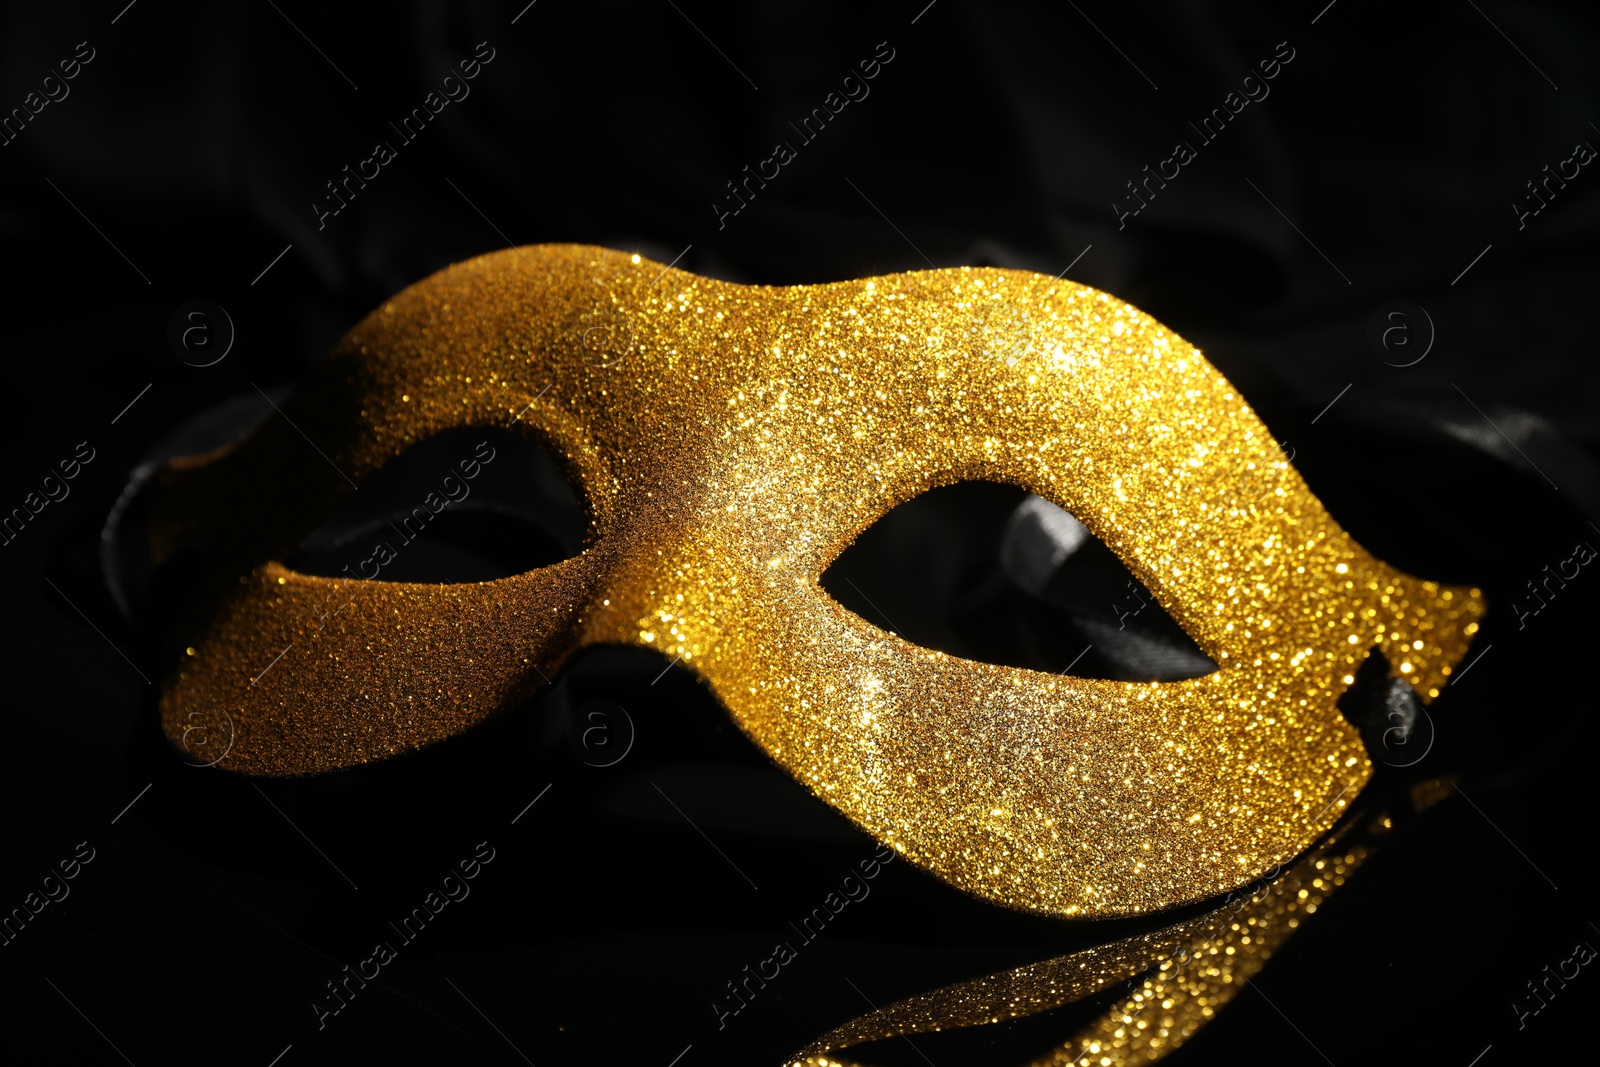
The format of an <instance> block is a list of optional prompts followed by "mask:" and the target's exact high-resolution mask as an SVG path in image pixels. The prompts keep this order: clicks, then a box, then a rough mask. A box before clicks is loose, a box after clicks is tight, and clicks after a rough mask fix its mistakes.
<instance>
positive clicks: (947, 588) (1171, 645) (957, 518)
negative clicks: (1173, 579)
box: [821, 482, 1217, 682]
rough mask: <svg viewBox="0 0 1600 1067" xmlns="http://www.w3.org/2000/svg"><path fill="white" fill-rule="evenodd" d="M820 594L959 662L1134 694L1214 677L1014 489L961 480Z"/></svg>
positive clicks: (1171, 625)
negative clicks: (1126, 688)
mask: <svg viewBox="0 0 1600 1067" xmlns="http://www.w3.org/2000/svg"><path fill="white" fill-rule="evenodd" d="M821 584H822V587H823V589H825V590H826V591H827V592H828V594H829V595H830V596H832V597H833V598H834V599H835V600H837V601H838V602H839V603H840V604H841V605H843V606H844V607H846V608H848V609H849V610H851V611H853V612H855V613H856V614H857V615H859V616H861V617H862V618H863V619H865V620H867V621H868V622H870V623H872V624H873V625H874V626H877V627H878V628H879V629H883V630H890V631H893V632H894V633H897V634H899V635H900V636H901V637H903V638H905V639H906V640H908V641H911V642H913V643H915V644H918V645H922V646H923V647H925V648H932V649H937V650H938V651H940V652H946V653H948V654H950V655H952V656H960V657H962V658H963V659H972V660H981V661H983V662H985V663H994V664H999V665H1001V666H1007V667H1022V668H1026V669H1028V670H1036V671H1049V672H1052V673H1059V674H1070V675H1073V676H1076V677H1083V678H1108V679H1116V680H1120V681H1139V682H1146V681H1176V680H1179V679H1183V678H1197V677H1200V676H1201V675H1205V674H1210V673H1211V672H1213V671H1215V670H1217V664H1216V663H1215V662H1214V661H1213V660H1212V659H1211V658H1210V657H1208V656H1207V655H1206V654H1205V653H1204V652H1202V651H1201V650H1200V647H1199V646H1198V645H1196V644H1195V643H1194V640H1193V639H1192V638H1190V637H1189V635H1188V634H1187V633H1185V632H1184V630H1183V628H1182V627H1181V626H1179V625H1178V623H1177V622H1176V621H1175V620H1174V619H1173V618H1172V616H1170V615H1168V614H1167V613H1166V611H1164V610H1163V609H1162V607H1161V605H1160V604H1158V603H1156V601H1155V598H1154V597H1153V596H1152V595H1151V594H1150V592H1149V591H1148V590H1147V589H1145V587H1144V586H1143V585H1142V584H1141V583H1140V582H1139V581H1138V580H1137V579H1136V578H1134V576H1133V575H1132V573H1130V572H1129V570H1128V568H1127V567H1126V565H1124V564H1123V562H1122V561H1121V560H1120V559H1119V558H1118V557H1117V555H1116V554H1115V553H1114V552H1112V551H1111V550H1110V549H1109V548H1107V547H1106V546H1105V545H1104V544H1103V543H1102V542H1101V541H1100V540H1099V539H1097V538H1096V537H1095V536H1094V535H1093V534H1091V533H1090V532H1089V531H1088V529H1087V528H1085V527H1084V526H1083V525H1082V524H1080V523H1079V522H1078V521H1077V520H1076V519H1074V518H1073V517H1072V516H1071V515H1070V514H1068V513H1067V512H1066V511H1064V510H1062V509H1061V508H1059V507H1056V506H1055V505H1054V504H1052V503H1050V502H1049V501H1046V500H1044V499H1042V498H1040V497H1037V496H1032V495H1030V494H1029V493H1027V492H1026V491H1024V490H1022V489H1018V488H1016V487H1014V486H1008V485H999V484H996V483H993V482H958V483H956V484H954V485H948V486H942V487H940V488H937V489H930V490H929V491H927V492H925V493H922V494H920V495H918V496H917V497H915V498H914V499H912V500H908V501H906V502H904V503H902V504H900V505H898V506H897V507H895V508H894V509H893V510H892V511H890V512H889V513H888V514H886V515H884V516H882V517H881V518H879V519H878V521H877V522H875V523H873V524H872V526H871V527H869V528H868V529H867V530H866V531H865V532H864V533H862V534H861V536H860V537H858V538H857V539H856V542H855V543H854V544H853V545H851V546H850V547H849V548H847V549H845V551H844V552H842V553H840V555H839V556H838V558H836V559H835V560H834V561H833V563H832V564H830V565H829V567H828V569H827V570H826V571H825V572H824V573H823V575H822V580H821Z"/></svg>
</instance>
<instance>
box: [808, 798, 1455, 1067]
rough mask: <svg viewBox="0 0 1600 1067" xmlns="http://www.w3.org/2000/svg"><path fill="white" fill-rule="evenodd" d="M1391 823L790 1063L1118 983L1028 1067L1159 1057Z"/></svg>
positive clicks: (1362, 822)
mask: <svg viewBox="0 0 1600 1067" xmlns="http://www.w3.org/2000/svg"><path fill="white" fill-rule="evenodd" d="M1451 791H1452V785H1451V783H1450V782H1448V781H1441V780H1432V781H1427V782H1422V783H1419V784H1417V785H1415V786H1414V787H1412V790H1411V802H1412V808H1413V810H1414V812H1421V811H1423V810H1425V809H1426V808H1429V807H1431V806H1433V805H1434V804H1436V803H1438V802H1439V801H1441V800H1443V799H1445V798H1446V797H1448V796H1449V795H1450V793H1451ZM1391 828H1392V821H1391V819H1390V816H1389V814H1388V813H1386V812H1383V811H1374V809H1373V806H1372V805H1365V806H1363V808H1361V809H1358V810H1356V811H1355V812H1353V814H1352V817H1351V819H1350V820H1349V821H1347V822H1345V823H1344V824H1342V825H1341V826H1340V827H1339V828H1338V829H1337V830H1336V831H1335V832H1334V833H1333V834H1331V835H1330V836H1329V837H1328V839H1327V840H1326V841H1324V842H1323V843H1321V844H1320V845H1318V846H1317V847H1316V848H1313V849H1312V850H1310V851H1309V852H1307V853H1306V854H1305V855H1304V856H1302V857H1300V858H1299V859H1298V860H1296V861H1295V862H1294V863H1293V864H1291V865H1290V866H1289V867H1288V868H1287V869H1285V870H1284V871H1282V872H1281V873H1278V874H1276V875H1275V876H1273V877H1271V878H1269V879H1267V880H1266V881H1264V882H1263V883H1261V884H1259V885H1257V886H1254V887H1252V888H1251V889H1250V890H1249V891H1243V892H1239V893H1230V894H1228V896H1227V897H1226V898H1225V899H1224V900H1223V901H1222V903H1221V904H1220V905H1219V906H1218V907H1217V908H1216V909H1214V910H1212V911H1209V912H1207V913H1205V914H1203V915H1199V916H1196V917H1194V918H1191V919H1187V920H1185V921H1183V922H1180V923H1177V924H1175V925H1173V926H1168V927H1165V928H1163V929H1159V930H1153V931H1150V932H1148V933H1144V934H1140V935H1137V936H1135V937H1129V938H1125V939H1123V940H1120V941H1113V942H1110V943H1108V944H1105V945H1100V946H1096V947H1094V948H1090V949H1085V950H1082V951H1079V952H1073V953H1071V954H1069V955H1065V956H1058V957H1056V958H1055V959H1050V960H1044V961H1042V962H1040V963H1034V964H1029V965H1027V966H1024V967H1017V968H1015V969H1013V970H1009V971H1001V972H997V973H995V974H990V975H986V976H984V977H982V978H975V979H972V980H970V981H965V982H958V983H955V984H953V985H948V986H945V987H943V988H941V989H936V990H933V991H931V992H928V993H923V994H920V995H918V996H914V997H909V998H907V999H905V1000H901V1001H899V1002H897V1003H894V1004H890V1005H888V1006H887V1007H884V1008H881V1009H879V1010H877V1011H874V1012H872V1013H871V1014H868V1015H863V1016H861V1017H859V1018H857V1019H853V1020H851V1021H850V1022H848V1023H846V1024H844V1025H843V1026H840V1027H837V1028H836V1029H834V1030H831V1031H829V1032H828V1033H826V1034H824V1035H823V1036H821V1037H819V1038H818V1039H817V1040H816V1041H814V1042H812V1043H811V1044H810V1045H808V1046H807V1047H806V1048H804V1049H802V1050H801V1051H800V1052H799V1053H797V1054H796V1056H795V1058H794V1059H792V1060H791V1061H790V1063H789V1067H866V1065H867V1064H868V1063H870V1060H856V1059H841V1058H839V1057H838V1056H836V1055H833V1053H835V1052H837V1051H838V1050H841V1049H847V1048H851V1047H853V1046H856V1045H862V1044H867V1043H870V1042H874V1041H882V1040H886V1039H888V1038H893V1037H900V1036H904V1035H910V1034H923V1033H930V1032H938V1031H941V1030H951V1029H957V1028H962V1027H981V1026H991V1025H997V1024H1003V1023H1005V1022H1008V1021H1011V1020H1014V1019H1021V1018H1026V1017H1028V1016H1032V1015H1038V1014H1041V1013H1043V1012H1049V1011H1052V1010H1054V1009H1057V1008H1060V1007H1062V1006H1064V1005H1068V1004H1073V1003H1076V1002H1079V1001H1082V1000H1085V999H1088V998H1091V997H1095V996H1105V995H1106V994H1108V993H1111V991H1112V990H1113V989H1114V988H1115V987H1116V986H1118V985H1119V984H1121V985H1122V986H1123V988H1124V990H1125V991H1126V992H1125V994H1124V995H1116V994H1112V1000H1111V1003H1109V1004H1108V1005H1107V1006H1106V1007H1105V1009H1104V1010H1103V1011H1101V1012H1100V1013H1099V1014H1098V1016H1097V1017H1095V1018H1094V1019H1093V1021H1091V1022H1090V1023H1088V1024H1087V1025H1085V1026H1082V1027H1080V1028H1079V1029H1078V1031H1077V1032H1076V1033H1075V1034H1073V1036H1072V1037H1071V1038H1070V1039H1069V1040H1067V1041H1065V1042H1063V1043H1062V1044H1060V1045H1058V1046H1057V1047H1056V1048H1054V1049H1052V1050H1051V1051H1050V1052H1049V1053H1047V1054H1045V1055H1043V1056H1040V1057H1038V1058H1036V1059H1033V1060H1031V1061H1029V1062H1028V1064H1027V1067H1123V1065H1128V1064H1139V1063H1155V1062H1157V1061H1159V1060H1161V1059H1162V1058H1164V1057H1165V1056H1166V1055H1167V1054H1169V1053H1171V1052H1172V1051H1174V1050H1175V1049H1177V1048H1178V1047H1179V1046H1181V1045H1183V1044H1184V1043H1185V1042H1186V1041H1188V1040H1189V1039H1190V1038H1192V1037H1194V1036H1195V1034H1196V1033H1197V1032H1198V1031H1199V1030H1200V1029H1201V1028H1202V1027H1203V1026H1205V1024H1206V1023H1207V1022H1209V1021H1210V1020H1211V1019H1212V1018H1214V1017H1215V1015H1216V1013H1217V1012H1218V1011H1220V1010H1221V1009H1222V1008H1223V1007H1224V1006H1225V1005H1226V1004H1227V1003H1228V1002H1229V1001H1231V1000H1232V999H1233V998H1234V997H1235V996H1237V995H1238V994H1239V992H1240V991H1241V990H1242V989H1243V988H1244V986H1245V985H1246V984H1247V983H1248V982H1249V981H1250V979H1251V978H1252V977H1254V976H1255V975H1256V974H1257V973H1258V972H1260V970H1261V969H1262V967H1264V966H1265V965H1266V963H1267V960H1268V959H1269V958H1270V957H1271V956H1272V955H1273V953H1275V952H1276V951H1277V950H1278V949H1279V948H1280V947H1281V946H1282V945H1283V943H1284V942H1285V941H1287V940H1288V939H1289V937H1290V936H1291V935H1293V934H1294V932H1295V931H1296V930H1297V929H1298V928H1299V927H1300V925H1301V923H1303V922H1304V921H1305V920H1306V919H1307V918H1308V917H1310V916H1312V915H1314V914H1316V912H1317V909H1318V908H1320V907H1321V906H1322V905H1323V903H1324V902H1325V901H1326V900H1327V899H1328V898H1329V897H1330V896H1332V895H1333V893H1334V892H1335V891H1336V890H1337V889H1338V888H1339V887H1340V886H1342V885H1344V883H1345V880H1346V879H1347V878H1349V877H1351V876H1352V875H1353V874H1354V873H1355V871H1356V870H1357V869H1358V868H1359V867H1360V866H1361V865H1362V864H1363V863H1365V862H1366V861H1367V859H1369V858H1370V857H1371V856H1372V854H1373V853H1374V851H1375V850H1376V849H1377V847H1378V846H1379V844H1380V843H1381V841H1382V839H1383V838H1384V837H1385V836H1386V835H1387V834H1388V832H1389V831H1390V829H1391Z"/></svg>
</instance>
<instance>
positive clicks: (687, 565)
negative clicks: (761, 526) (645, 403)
mask: <svg viewBox="0 0 1600 1067" xmlns="http://www.w3.org/2000/svg"><path fill="white" fill-rule="evenodd" d="M676 468H677V465H673V468H671V469H668V470H664V471H663V472H662V473H660V474H658V475H657V476H655V477H652V478H651V479H649V481H648V482H646V483H644V484H641V485H640V486H638V487H637V488H636V489H635V490H634V491H632V492H630V493H628V494H626V495H625V496H624V497H622V498H621V499H619V500H618V501H617V504H616V507H615V512H614V513H620V514H621V516H622V517H621V518H620V521H618V520H614V521H613V522H612V523H611V524H609V526H610V528H609V529H608V530H607V531H606V532H605V533H603V534H602V536H601V539H600V542H599V543H598V544H597V545H595V547H594V549H593V550H592V551H594V552H595V554H596V557H597V558H596V560H595V566H596V577H595V579H594V581H593V583H592V585H591V586H590V591H589V593H588V602H587V603H586V604H585V605H584V607H583V608H582V610H581V612H580V618H579V622H578V626H577V634H576V641H575V644H574V648H573V652H574V653H576V652H579V651H581V650H582V649H584V648H586V647H589V646H593V645H602V644H614V645H624V646H632V647H638V648H647V649H651V650H652V651H655V652H658V653H660V654H662V655H663V656H665V657H666V659H668V660H673V659H674V658H675V657H681V659H682V660H683V662H684V663H685V664H686V665H691V664H693V662H694V661H695V660H696V659H698V658H699V657H701V656H703V655H705V654H706V653H708V652H709V651H710V649H711V648H712V646H713V645H714V644H715V643H716V640H717V638H718V636H719V635H720V634H721V632H722V630H723V629H724V628H725V627H726V626H728V625H730V624H731V625H739V624H740V623H742V622H744V621H747V620H746V619H745V616H747V615H748V613H749V612H750V610H751V607H750V606H751V604H752V603H756V602H758V596H759V594H758V592H757V589H756V588H755V586H756V584H757V583H756V581H755V580H754V577H755V576H754V572H753V568H754V567H756V566H759V565H760V564H759V563H758V561H756V560H755V559H753V558H752V553H753V551H754V549H755V540H754V539H751V538H740V539H739V544H738V545H737V546H733V547H731V548H730V546H729V545H728V540H729V539H728V536H727V528H726V525H725V518H723V517H719V516H718V515H716V514H715V513H714V510H713V509H715V508H718V507H726V503H724V500H725V499H726V497H727V495H728V494H727V493H726V492H724V491H720V490H718V489H715V488H712V487H708V486H707V485H705V484H704V481H703V479H702V478H697V477H695V476H693V475H692V474H690V473H685V472H681V471H679V470H678V469H676ZM740 548H744V549H745V550H746V551H744V552H741V551H740V550H739V549H740Z"/></svg>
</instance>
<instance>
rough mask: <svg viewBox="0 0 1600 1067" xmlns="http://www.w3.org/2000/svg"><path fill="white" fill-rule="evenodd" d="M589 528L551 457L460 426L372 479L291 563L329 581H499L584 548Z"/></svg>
mask: <svg viewBox="0 0 1600 1067" xmlns="http://www.w3.org/2000/svg"><path fill="white" fill-rule="evenodd" d="M588 529H589V521H588V513H587V511H586V508H585V504H584V501H583V498H582V496H581V494H580V493H579V491H578V490H577V489H576V488H575V487H574V485H573V483H572V482H571V481H570V480H569V479H568V478H567V476H566V474H565V473H564V471H563V469H562V467H561V464H560V462H559V461H558V460H556V459H555V457H554V456H552V455H551V454H550V453H549V452H547V451H545V450H544V449H543V448H541V447H539V446H538V445H537V444H535V443H533V442H532V441H529V440H527V439H526V438H524V437H522V436H520V435H518V434H515V433H512V432H510V431H507V430H503V429H499V428H492V429H491V428H483V427H462V428H459V429H454V430H447V431H445V432H443V433H440V434H437V435H435V436H433V437H430V438H428V439H427V440H425V441H421V442H419V443H417V444H416V445H413V446H412V447H411V448H409V449H407V450H406V451H405V452H404V453H403V454H401V455H400V456H397V457H396V458H395V459H394V460H392V461H391V462H390V463H388V464H386V465H385V466H384V468H383V469H382V470H380V471H378V472H377V473H375V474H373V475H372V476H371V477H369V478H367V479H366V480H365V481H364V482H363V483H362V485H361V488H360V489H359V490H357V491H356V492H354V493H351V494H350V495H349V496H347V497H346V498H345V499H344V500H343V501H342V502H341V503H340V505H339V507H338V508H337V509H335V510H334V512H333V513H332V514H331V515H329V516H328V517H327V518H326V519H325V520H323V522H322V523H321V524H320V525H318V526H317V528H316V529H315V530H312V531H311V532H310V533H309V534H307V535H306V536H305V537H304V538H303V539H302V540H301V541H300V544H299V545H298V546H297V547H296V548H295V550H294V551H293V552H292V553H290V555H289V558H287V559H285V560H284V563H285V565H287V566H289V567H292V568H293V569H295V570H297V571H300V572H301V573H303V574H315V575H321V576H323V577H328V578H350V577H360V578H373V579H378V580H381V581H388V582H426V583H434V584H446V583H458V582H483V581H492V580H494V579H497V578H505V577H509V576H511V575H514V574H522V573H524V572H526V571H531V570H534V569H536V568H539V567H544V566H548V565H550V564H552V563H559V562H560V561H561V560H564V559H570V558H572V557H573V556H576V555H578V553H580V552H581V551H582V550H583V546H584V538H585V536H586V534H587V531H588Z"/></svg>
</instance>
